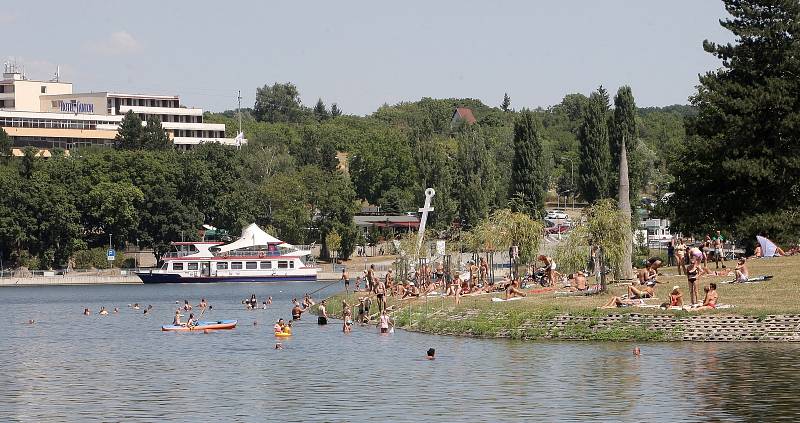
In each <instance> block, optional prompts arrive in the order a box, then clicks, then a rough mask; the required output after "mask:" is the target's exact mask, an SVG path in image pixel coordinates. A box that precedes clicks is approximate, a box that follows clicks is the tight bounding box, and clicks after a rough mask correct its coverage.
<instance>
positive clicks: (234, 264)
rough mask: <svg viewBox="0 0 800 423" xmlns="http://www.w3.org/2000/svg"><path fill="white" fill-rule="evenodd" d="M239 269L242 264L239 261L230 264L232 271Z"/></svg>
mask: <svg viewBox="0 0 800 423" xmlns="http://www.w3.org/2000/svg"><path fill="white" fill-rule="evenodd" d="M241 268H242V262H240V261H234V262H232V263H231V269H233V270H239V269H241Z"/></svg>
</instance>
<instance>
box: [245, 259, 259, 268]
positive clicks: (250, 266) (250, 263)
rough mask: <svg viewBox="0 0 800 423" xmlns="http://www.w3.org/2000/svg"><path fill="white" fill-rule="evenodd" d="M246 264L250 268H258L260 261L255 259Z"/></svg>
mask: <svg viewBox="0 0 800 423" xmlns="http://www.w3.org/2000/svg"><path fill="white" fill-rule="evenodd" d="M245 266H247V268H248V269H258V263H256V262H254V261H248V262H247V263H245Z"/></svg>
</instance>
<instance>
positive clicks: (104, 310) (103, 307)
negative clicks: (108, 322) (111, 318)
mask: <svg viewBox="0 0 800 423" xmlns="http://www.w3.org/2000/svg"><path fill="white" fill-rule="evenodd" d="M98 314H100V315H101V316H108V310H106V308H105V306H101V307H100V312H99V313H98Z"/></svg>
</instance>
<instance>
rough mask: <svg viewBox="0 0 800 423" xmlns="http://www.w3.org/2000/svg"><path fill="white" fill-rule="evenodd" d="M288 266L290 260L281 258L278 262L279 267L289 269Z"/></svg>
mask: <svg viewBox="0 0 800 423" xmlns="http://www.w3.org/2000/svg"><path fill="white" fill-rule="evenodd" d="M288 268H289V262H288V261H283V260H281V261H279V262H278V269H288Z"/></svg>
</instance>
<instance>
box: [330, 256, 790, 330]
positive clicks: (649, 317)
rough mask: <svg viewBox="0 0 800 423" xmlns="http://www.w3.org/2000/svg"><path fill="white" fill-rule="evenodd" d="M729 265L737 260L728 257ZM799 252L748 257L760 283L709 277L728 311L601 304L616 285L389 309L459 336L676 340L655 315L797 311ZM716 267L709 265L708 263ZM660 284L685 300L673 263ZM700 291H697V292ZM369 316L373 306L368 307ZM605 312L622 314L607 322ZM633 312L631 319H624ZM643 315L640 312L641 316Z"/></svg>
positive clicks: (394, 303) (393, 302) (401, 318)
mask: <svg viewBox="0 0 800 423" xmlns="http://www.w3.org/2000/svg"><path fill="white" fill-rule="evenodd" d="M727 265H728V268H729V269H728V270H730V269H732V268H733V266H734V265H735V263H732V262H728V263H727ZM798 265H800V257H786V258H776V259H761V260H751V261H749V262H748V267H749V268H750V274H751V275H752V276H755V275H760V274H770V275H773V276H774V278H773V279H772V280H770V281H766V282H761V283H757V284H721V283H719V282H721V281H723V280H730V279H732V277H728V276H706V277H703V278H701V279H700V283H701V286H702V285H706V284H708V283H710V282H717V283H718V292H719V294H720V302H721V303H723V304H731V305H733V308H730V309H722V310H711V311H704V312H692V313H690V312H685V311H664V310H660V309H653V308H640V307H627V308H619V309H610V310H609V309H598V308H597V307H598V306H600V305H602V304H604V303H606V302H607V301H608V300H609V299H610V298H611V297H612V296H616V295H621V294H624V293H625V292H626V287H625V286H622V285H620V286H614V285H612V286H611V287H610V288H609V292H607V293H603V294H600V295H593V296H580V297H560V296H556V295H555V294H554V293H552V292H548V293H532V294H530V295H529V296H528V297H526V298H524V299H521V300H517V301H513V302H493V301H491V297H492V296H497V297H502V294H494V295H483V296H475V297H462V298H461V301H460V303H459V304H458V305H456V304H455V300H454V299H453V298H441V297H435V298H428V299H414V300H409V299H406V300H399V299H395V298H391V297H390V298H389V301H388V303H389V308H390V310H392V316H393V318H394V320H395V322H396V324H397V326H398V327H403V328H406V329H409V330H415V331H420V332H428V333H436V334H445V335H464V336H475V337H507V338H515V339H542V338H549V339H583V340H651V341H659V340H675V339H678V338H679V334H677V333H675V332H674V331H673V330H671V329H670V327H669V325H658V324H656V325H654V324H653V321H654V320H655V319H657V318H658V319H661V320H663V318H661V317H660V316H668V317H670V318H672V320H673V321H683V320H686V319H688V318H690V317H692V316H698V315H703V316H706V315H710V316H726V315H732V316H750V317H753V318H754V319H756V320H759V319H764V318H766V317H767V316H770V315H792V314H800V305H798V303H797V298H798V296H797V293H798V292H800V272H798V271H796V270H795V269H796V267H797V266H798ZM711 267H712V268H714V265H713V264H712V265H711ZM659 280H660V281H661V282H662V284H661V285H659V286H658V288H657V291H656V295H657V299H652V300H648V301H647V303H648V304H659V303H661V302H663V301H665V300H666V298H667V297H668V294H669V291H670V290H671V288H672V287H673V286H674V285H679V286H680V287H681V290H682V292H684V296H685V298H686V299H687V302H688V291H687V281H686V277H685V276H678V275H677V269H676V268H674V267H671V268H665V269H663V271H662V276H660V277H659ZM699 294H700V295H702V290H701V291H700V293H699ZM364 295H365V293H355V294H354V293H350V294H349V295H345V294H344V293H341V294H339V295H336V296H334V297H332V298H330V299H329V301H328V302H329V311H330V312H331V313H332V315H333V316H341V310H342V300H346V301H347V303H348V304H350V305H351V306H352V305H356V304H358V297H359V296H364ZM371 311H372V312H373V313H375V312H376V311H377V307H376V306H374V305H373V310H371ZM609 315H621V316H622V318H619V319H614V320H613V321H609V319H608V316H609ZM626 316H630V318H628V317H626ZM642 316H644V317H642Z"/></svg>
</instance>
